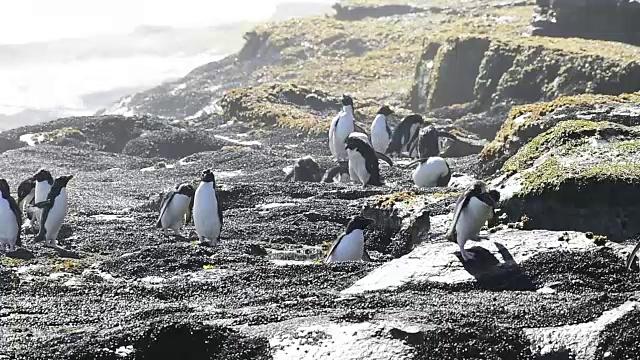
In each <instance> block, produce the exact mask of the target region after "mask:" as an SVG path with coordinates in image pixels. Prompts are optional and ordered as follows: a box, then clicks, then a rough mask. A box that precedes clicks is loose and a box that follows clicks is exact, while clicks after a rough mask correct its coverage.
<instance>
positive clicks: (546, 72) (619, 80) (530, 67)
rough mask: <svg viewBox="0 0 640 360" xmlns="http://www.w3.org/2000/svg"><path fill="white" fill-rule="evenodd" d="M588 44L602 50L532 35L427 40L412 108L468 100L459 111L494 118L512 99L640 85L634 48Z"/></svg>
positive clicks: (520, 100)
mask: <svg viewBox="0 0 640 360" xmlns="http://www.w3.org/2000/svg"><path fill="white" fill-rule="evenodd" d="M563 41H564V40H563ZM563 41H560V42H563ZM585 46H587V44H585ZM589 46H590V47H591V48H593V50H595V49H598V48H600V49H601V51H600V52H597V51H590V52H585V51H584V50H581V48H579V47H578V48H576V45H575V44H569V43H567V44H566V46H565V47H564V48H563V47H562V46H561V44H554V43H545V42H542V41H541V42H539V43H536V40H535V39H531V40H527V41H506V40H496V39H491V38H477V37H472V38H456V39H453V40H451V41H448V42H444V43H433V42H432V43H429V44H427V45H426V46H425V49H424V52H423V54H422V57H421V59H420V60H419V62H418V65H417V67H416V75H415V79H414V84H413V88H412V93H411V106H412V109H413V110H414V111H422V112H424V111H427V110H429V109H436V108H440V107H443V106H449V105H452V104H471V105H472V106H465V110H466V113H461V114H460V115H459V116H458V117H462V116H464V115H466V114H468V113H479V115H478V116H477V117H476V118H480V119H481V118H483V117H487V118H489V119H496V117H495V116H492V115H493V114H495V113H500V112H504V108H505V107H508V106H510V105H512V104H523V103H532V102H538V101H550V100H553V99H556V98H557V97H559V96H561V95H575V94H582V93H594V94H622V93H628V92H633V91H637V90H639V89H640V85H638V84H639V83H640V62H638V61H637V59H636V57H635V55H634V54H633V52H632V51H630V50H627V51H626V52H625V51H622V52H620V51H618V50H614V49H613V48H611V45H610V44H608V43H597V42H596V43H594V44H589ZM469 116H471V118H472V119H473V117H474V115H469ZM454 120H455V119H454ZM472 121H473V120H472ZM480 124H482V122H481V121H479V122H478V123H477V124H474V127H475V128H478V127H481V125H480ZM496 125H497V121H493V120H490V121H488V123H487V126H486V128H487V130H485V131H483V137H486V138H492V137H493V135H494V133H493V131H494V130H495V129H496Z"/></svg>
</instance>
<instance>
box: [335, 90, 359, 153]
mask: <svg viewBox="0 0 640 360" xmlns="http://www.w3.org/2000/svg"><path fill="white" fill-rule="evenodd" d="M354 122H355V118H354V117H353V99H352V98H351V97H350V96H347V95H342V111H340V113H339V114H338V115H337V116H336V117H335V118H334V119H333V121H332V122H331V126H330V127H329V150H331V155H333V157H334V158H335V159H336V160H338V161H341V160H346V159H347V153H346V151H345V149H344V141H345V140H346V139H347V136H349V134H351V133H352V132H353V131H354Z"/></svg>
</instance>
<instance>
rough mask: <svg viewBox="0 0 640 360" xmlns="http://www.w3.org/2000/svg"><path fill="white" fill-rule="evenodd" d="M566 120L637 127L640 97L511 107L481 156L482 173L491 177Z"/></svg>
mask: <svg viewBox="0 0 640 360" xmlns="http://www.w3.org/2000/svg"><path fill="white" fill-rule="evenodd" d="M567 120H588V121H593V122H598V121H610V122H613V123H618V124H623V125H627V126H636V125H640V93H632V94H622V95H619V96H609V95H589V94H585V95H578V96H563V97H560V98H558V99H556V100H553V101H551V102H547V103H537V104H530V105H523V106H517V107H514V108H513V109H512V110H511V112H510V113H509V116H508V118H507V119H506V121H505V122H504V124H503V125H502V128H501V129H500V131H499V132H498V133H497V134H496V137H495V139H494V140H493V141H492V142H491V143H489V144H488V145H487V146H486V147H485V148H484V149H483V150H482V153H481V154H480V158H481V165H482V170H483V173H485V174H491V173H494V172H495V171H496V170H498V169H500V167H501V166H502V164H504V162H505V161H507V160H508V159H509V158H510V157H511V156H513V155H514V154H515V153H516V152H518V151H519V150H520V149H521V148H522V147H523V146H524V145H525V144H527V143H528V142H529V141H531V140H532V139H533V138H535V137H536V136H538V135H540V134H542V133H543V132H545V131H547V130H549V129H551V128H553V127H554V126H555V125H556V124H558V123H560V122H563V121H567Z"/></svg>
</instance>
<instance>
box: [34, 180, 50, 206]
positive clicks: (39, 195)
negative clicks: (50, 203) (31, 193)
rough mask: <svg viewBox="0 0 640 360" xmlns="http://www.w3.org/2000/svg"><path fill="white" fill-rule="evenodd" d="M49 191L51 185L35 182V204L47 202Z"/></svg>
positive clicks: (44, 182)
mask: <svg viewBox="0 0 640 360" xmlns="http://www.w3.org/2000/svg"><path fill="white" fill-rule="evenodd" d="M50 190H51V185H49V183H48V182H46V181H38V182H36V191H35V202H36V203H39V202H42V201H45V200H47V196H48V195H49V191H50Z"/></svg>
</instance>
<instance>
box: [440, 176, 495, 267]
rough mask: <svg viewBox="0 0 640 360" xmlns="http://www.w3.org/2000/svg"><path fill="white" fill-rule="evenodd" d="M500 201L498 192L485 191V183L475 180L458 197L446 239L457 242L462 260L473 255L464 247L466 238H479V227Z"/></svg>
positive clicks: (470, 258)
mask: <svg viewBox="0 0 640 360" xmlns="http://www.w3.org/2000/svg"><path fill="white" fill-rule="evenodd" d="M499 201H500V193H499V192H498V191H496V190H491V191H487V185H486V184H485V183H484V182H482V181H476V182H475V183H474V184H473V186H471V187H469V188H468V189H467V190H466V191H465V193H464V194H462V195H460V197H458V201H457V202H456V209H455V212H454V215H453V221H452V222H451V227H450V228H449V232H448V233H447V239H448V240H449V241H451V242H455V243H458V246H460V255H461V256H462V260H463V261H465V262H466V261H469V260H472V259H473V258H474V255H473V254H472V253H470V252H468V251H466V250H465V249H464V245H465V244H466V243H467V240H479V239H480V236H479V233H480V229H482V226H484V224H485V223H486V222H487V220H489V219H491V217H493V209H494V208H495V207H497V205H498V202H499Z"/></svg>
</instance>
